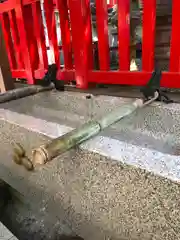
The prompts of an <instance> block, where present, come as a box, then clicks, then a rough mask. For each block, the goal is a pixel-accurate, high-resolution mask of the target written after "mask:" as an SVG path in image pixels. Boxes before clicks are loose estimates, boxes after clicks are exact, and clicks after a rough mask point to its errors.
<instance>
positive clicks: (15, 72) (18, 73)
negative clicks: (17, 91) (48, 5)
mask: <svg viewBox="0 0 180 240" xmlns="http://www.w3.org/2000/svg"><path fill="white" fill-rule="evenodd" d="M12 77H13V78H24V79H26V77H27V74H26V70H24V69H22V70H21V69H17V70H12Z"/></svg>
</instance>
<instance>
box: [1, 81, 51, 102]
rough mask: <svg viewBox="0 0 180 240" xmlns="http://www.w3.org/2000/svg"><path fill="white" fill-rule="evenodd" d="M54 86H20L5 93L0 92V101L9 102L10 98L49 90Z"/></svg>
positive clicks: (13, 98)
mask: <svg viewBox="0 0 180 240" xmlns="http://www.w3.org/2000/svg"><path fill="white" fill-rule="evenodd" d="M53 88H54V86H53V84H52V85H50V86H48V87H42V86H34V85H33V86H28V87H22V88H17V89H13V90H10V91H7V92H5V93H2V94H0V103H5V102H9V101H12V100H16V99H19V98H23V97H27V96H30V95H34V94H37V93H39V92H44V91H49V90H52V89H53Z"/></svg>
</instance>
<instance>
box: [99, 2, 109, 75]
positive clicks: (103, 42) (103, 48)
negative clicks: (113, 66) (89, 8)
mask: <svg viewBox="0 0 180 240" xmlns="http://www.w3.org/2000/svg"><path fill="white" fill-rule="evenodd" d="M96 22H97V33H98V52H99V65H100V69H101V70H104V71H105V70H109V69H110V51H109V38H108V15H107V0H96Z"/></svg>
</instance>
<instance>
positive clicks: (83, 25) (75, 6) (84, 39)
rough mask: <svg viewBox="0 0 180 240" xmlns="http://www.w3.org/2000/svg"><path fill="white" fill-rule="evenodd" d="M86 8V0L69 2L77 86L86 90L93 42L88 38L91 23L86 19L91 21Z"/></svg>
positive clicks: (70, 0)
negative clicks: (90, 43) (89, 48)
mask: <svg viewBox="0 0 180 240" xmlns="http://www.w3.org/2000/svg"><path fill="white" fill-rule="evenodd" d="M84 6H86V0H69V10H70V19H71V27H72V44H73V51H74V63H75V71H76V75H75V80H76V86H77V87H78V88H83V89H86V88H87V87H88V82H87V71H88V68H89V65H90V64H89V63H90V59H89V58H90V56H89V52H90V51H89V50H88V47H92V46H88V43H89V42H90V41H91V40H90V39H88V38H90V37H91V36H90V34H89V32H88V31H89V30H88V27H87V26H88V25H89V23H87V22H86V21H85V19H86V20H87V19H89V18H88V15H89V13H88V9H86V11H85V10H84ZM77 12H78V14H77ZM86 29H87V32H86Z"/></svg>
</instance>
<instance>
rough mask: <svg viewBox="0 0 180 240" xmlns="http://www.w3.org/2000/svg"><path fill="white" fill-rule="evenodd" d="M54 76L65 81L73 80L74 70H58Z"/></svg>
mask: <svg viewBox="0 0 180 240" xmlns="http://www.w3.org/2000/svg"><path fill="white" fill-rule="evenodd" d="M56 77H57V79H58V80H63V81H66V82H70V81H74V80H75V71H74V70H58V72H57V76H56Z"/></svg>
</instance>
